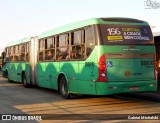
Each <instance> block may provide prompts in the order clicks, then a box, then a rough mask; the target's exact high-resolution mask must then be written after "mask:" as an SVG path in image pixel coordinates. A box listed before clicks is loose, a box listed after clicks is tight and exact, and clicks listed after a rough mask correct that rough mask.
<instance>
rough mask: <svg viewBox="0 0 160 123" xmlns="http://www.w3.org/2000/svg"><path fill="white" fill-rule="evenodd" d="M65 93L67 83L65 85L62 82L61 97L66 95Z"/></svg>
mask: <svg viewBox="0 0 160 123" xmlns="http://www.w3.org/2000/svg"><path fill="white" fill-rule="evenodd" d="M67 91H68V88H67V83H66V82H63V84H62V94H63V95H66V94H67Z"/></svg>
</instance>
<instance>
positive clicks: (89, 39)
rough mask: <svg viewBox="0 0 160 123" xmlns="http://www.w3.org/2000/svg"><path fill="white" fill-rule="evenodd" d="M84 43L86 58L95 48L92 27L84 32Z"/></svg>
mask: <svg viewBox="0 0 160 123" xmlns="http://www.w3.org/2000/svg"><path fill="white" fill-rule="evenodd" d="M85 43H86V55H87V57H88V56H89V55H90V53H91V52H92V50H93V48H94V46H95V41H94V34H93V28H92V27H88V28H87V29H86V30H85Z"/></svg>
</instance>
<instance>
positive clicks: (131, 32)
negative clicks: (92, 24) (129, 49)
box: [100, 24, 154, 45]
mask: <svg viewBox="0 0 160 123" xmlns="http://www.w3.org/2000/svg"><path fill="white" fill-rule="evenodd" d="M100 31H101V34H102V40H103V44H111V45H117V44H120V45H124V44H127V45H128V44H129V45H132V44H134V45H135V44H143V45H145V44H146V45H153V43H154V41H153V36H152V32H151V29H150V27H149V26H137V25H116V24H114V25H104V24H101V25H100Z"/></svg>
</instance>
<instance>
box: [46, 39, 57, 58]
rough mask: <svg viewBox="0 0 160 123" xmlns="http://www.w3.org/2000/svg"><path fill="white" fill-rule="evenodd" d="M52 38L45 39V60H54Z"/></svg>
mask: <svg viewBox="0 0 160 123" xmlns="http://www.w3.org/2000/svg"><path fill="white" fill-rule="evenodd" d="M54 51H55V48H54V38H47V39H45V60H54V54H55V53H54Z"/></svg>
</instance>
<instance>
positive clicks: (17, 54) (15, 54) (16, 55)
mask: <svg viewBox="0 0 160 123" xmlns="http://www.w3.org/2000/svg"><path fill="white" fill-rule="evenodd" d="M14 60H15V61H18V60H19V46H18V45H17V46H15V53H14Z"/></svg>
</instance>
